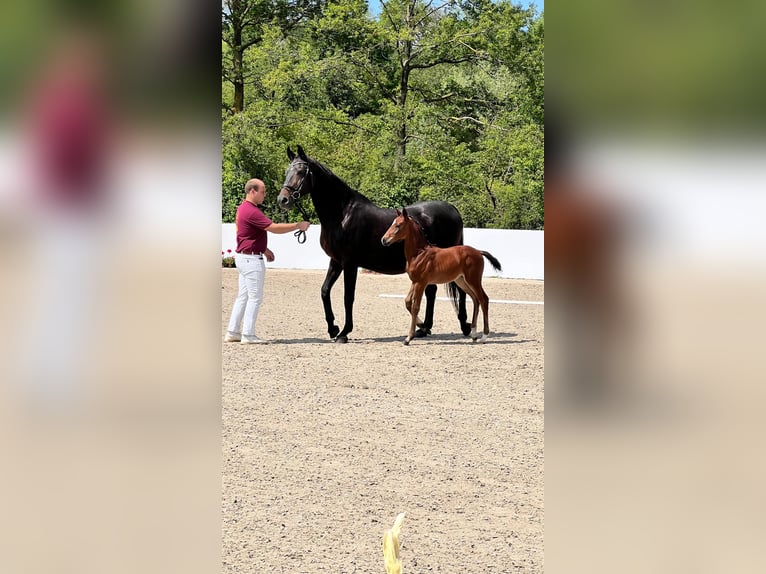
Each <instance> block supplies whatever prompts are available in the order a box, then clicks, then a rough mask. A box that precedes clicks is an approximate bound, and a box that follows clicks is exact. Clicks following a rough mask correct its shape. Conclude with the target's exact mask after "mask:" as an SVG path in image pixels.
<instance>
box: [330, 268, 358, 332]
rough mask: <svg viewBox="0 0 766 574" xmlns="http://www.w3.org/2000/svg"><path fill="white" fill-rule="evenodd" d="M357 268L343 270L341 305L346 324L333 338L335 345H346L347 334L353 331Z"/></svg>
mask: <svg viewBox="0 0 766 574" xmlns="http://www.w3.org/2000/svg"><path fill="white" fill-rule="evenodd" d="M357 271H359V268H358V267H346V268H345V269H343V305H344V306H345V308H346V322H345V324H344V325H343V330H342V331H341V332H340V334H339V335H338V336H337V337H335V342H336V343H348V334H349V333H350V332H351V331H353V330H354V294H355V293H356V275H357Z"/></svg>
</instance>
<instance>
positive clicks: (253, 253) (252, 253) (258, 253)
mask: <svg viewBox="0 0 766 574" xmlns="http://www.w3.org/2000/svg"><path fill="white" fill-rule="evenodd" d="M237 253H239V254H240V255H263V251H237Z"/></svg>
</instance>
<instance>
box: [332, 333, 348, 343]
mask: <svg viewBox="0 0 766 574" xmlns="http://www.w3.org/2000/svg"><path fill="white" fill-rule="evenodd" d="M335 342H336V343H348V337H346V335H341V336H340V337H335Z"/></svg>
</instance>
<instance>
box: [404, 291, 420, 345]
mask: <svg viewBox="0 0 766 574" xmlns="http://www.w3.org/2000/svg"><path fill="white" fill-rule="evenodd" d="M425 287H426V286H425V285H421V284H420V283H413V284H412V287H411V288H410V292H409V293H408V294H407V299H409V303H410V330H409V333H407V337H406V338H405V339H404V341H403V342H404V344H405V345H409V344H410V341H412V338H413V337H414V336H415V326H416V325H417V321H418V311H420V302H421V300H422V299H423V291H424V289H425ZM405 304H406V300H405Z"/></svg>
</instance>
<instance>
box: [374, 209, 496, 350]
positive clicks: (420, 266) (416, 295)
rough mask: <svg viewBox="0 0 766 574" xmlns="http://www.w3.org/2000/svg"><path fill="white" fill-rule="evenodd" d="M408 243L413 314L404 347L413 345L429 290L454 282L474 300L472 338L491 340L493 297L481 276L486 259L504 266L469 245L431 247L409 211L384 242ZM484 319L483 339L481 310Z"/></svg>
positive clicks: (401, 213) (400, 216) (408, 303)
mask: <svg viewBox="0 0 766 574" xmlns="http://www.w3.org/2000/svg"><path fill="white" fill-rule="evenodd" d="M399 241H403V242H404V258H405V259H406V261H407V266H406V271H407V275H409V277H410V280H411V281H412V285H411V286H410V291H409V293H407V298H406V299H405V301H404V302H405V305H406V306H407V311H409V312H410V316H411V318H412V319H411V321H410V330H409V333H408V334H407V338H406V339H404V344H405V345H409V344H410V341H411V340H412V338H413V337H414V336H415V327H416V325H417V323H418V311H420V302H421V299H422V298H423V292H424V291H425V288H426V286H428V285H430V284H436V283H449V282H450V281H454V282H455V283H457V285H458V286H459V287H460V288H461V289H462V290H463V291H465V292H466V293H467V294H468V295H469V296H470V297H471V299H472V300H473V318H472V319H471V338H472V339H473V340H474V341H476V340H477V339H479V341H480V342H482V343H483V342H484V341H486V340H487V337H488V336H489V297H488V296H487V293H486V292H485V291H484V288H483V287H482V286H481V276H482V274H483V273H484V257H486V258H487V259H488V260H489V262H490V263H491V264H492V267H494V268H495V270H496V271H500V270H501V267H500V262H499V261H498V260H497V259H495V258H494V257H493V256H492V255H491V254H490V253H487V252H486V251H479V250H478V249H474V248H473V247H470V246H468V245H455V246H453V247H447V248H440V247H436V246H434V245H431V244H429V243H428V241H427V240H426V237H425V234H424V233H423V229H422V228H421V227H420V224H419V223H418V222H417V221H415V220H414V219H412V218H411V217H410V216H409V214H408V213H407V209H406V208H403V209H402V210H401V211H399V210H398V209H397V210H396V219H394V222H393V223H392V224H391V227H389V228H388V230H387V231H386V232H385V234H383V237H381V239H380V242H381V243H382V244H383V245H385V246H388V245H391V244H393V243H397V242H399ZM480 306H481V311H482V314H483V315H484V332H483V334H481V335H479V333H478V332H477V331H476V322H477V319H478V318H479V307H480Z"/></svg>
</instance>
